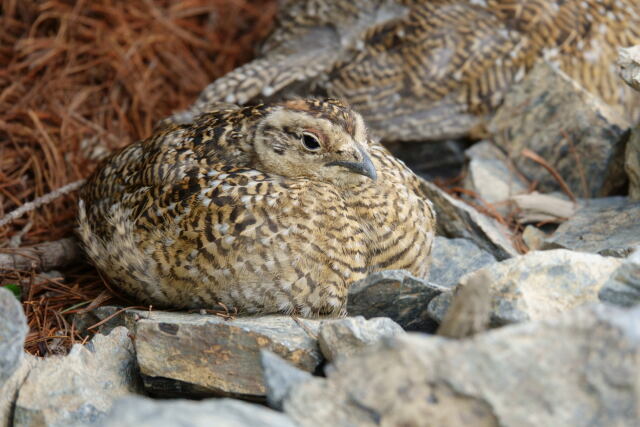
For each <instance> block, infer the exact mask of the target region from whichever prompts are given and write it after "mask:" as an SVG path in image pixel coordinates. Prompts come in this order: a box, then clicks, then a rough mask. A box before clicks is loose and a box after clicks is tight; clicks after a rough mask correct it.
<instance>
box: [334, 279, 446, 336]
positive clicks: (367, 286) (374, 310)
mask: <svg viewBox="0 0 640 427" xmlns="http://www.w3.org/2000/svg"><path fill="white" fill-rule="evenodd" d="M446 290H447V288H445V287H444V286H440V285H437V284H435V283H431V282H427V281H425V280H421V279H418V278H416V277H414V276H412V275H411V274H410V273H409V272H407V271H404V270H387V271H381V272H378V273H374V274H371V275H370V276H368V277H367V278H366V279H363V280H360V281H358V282H356V283H353V284H352V285H351V286H350V287H349V298H348V300H347V312H348V313H349V316H364V317H365V318H372V317H388V318H390V319H391V320H393V321H395V322H396V323H398V324H399V325H400V326H402V328H404V329H406V330H409V331H426V332H429V331H434V330H435V328H436V324H435V323H434V322H433V321H432V320H431V319H430V318H429V316H428V314H427V307H428V305H429V301H431V299H433V298H434V297H435V296H436V295H438V294H440V293H441V292H444V291H446Z"/></svg>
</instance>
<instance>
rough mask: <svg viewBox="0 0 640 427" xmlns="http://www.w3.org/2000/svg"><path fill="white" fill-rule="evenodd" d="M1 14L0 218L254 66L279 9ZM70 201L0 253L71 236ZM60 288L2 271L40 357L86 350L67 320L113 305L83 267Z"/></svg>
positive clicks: (241, 0) (160, 7)
mask: <svg viewBox="0 0 640 427" xmlns="http://www.w3.org/2000/svg"><path fill="white" fill-rule="evenodd" d="M1 8H2V9H1V10H0V218H2V217H3V216H4V215H5V214H7V213H8V212H10V211H12V210H14V209H16V208H18V207H20V206H22V205H23V204H25V203H27V202H28V201H30V200H33V199H35V198H36V197H39V196H42V195H44V194H47V193H49V192H51V191H53V190H56V189H58V188H60V187H62V186H64V185H65V184H68V183H71V182H74V181H77V180H79V179H82V178H84V177H86V176H87V175H88V174H89V173H90V172H91V171H92V170H93V168H94V167H95V165H96V163H97V161H98V159H99V158H100V157H101V156H103V155H104V154H105V153H107V152H109V151H110V150H113V149H115V148H118V147H122V146H125V145H127V144H129V143H130V142H132V141H135V140H138V139H141V138H144V137H146V136H148V135H149V134H150V133H151V130H152V128H153V126H154V123H156V122H157V121H158V120H159V119H162V118H164V117H166V116H167V115H169V114H170V113H171V112H173V111H176V110H180V109H182V108H185V107H186V106H188V105H189V104H190V103H191V102H192V101H193V100H194V99H195V97H196V96H197V94H198V93H199V91H200V90H201V89H202V88H203V87H204V86H205V85H206V84H208V83H209V82H211V81H212V80H214V79H215V78H217V77H219V76H221V75H223V74H225V73H226V72H228V71H229V70H231V69H233V68H235V67H236V66H238V65H240V64H242V63H244V62H246V61H248V60H249V59H250V58H251V56H252V54H253V51H254V48H255V46H256V45H257V44H258V43H259V41H260V40H262V39H263V38H264V37H265V36H266V34H267V33H268V32H269V30H270V28H271V25H272V21H273V17H274V14H275V10H276V5H275V0H255V1H250V0H184V1H170V0H135V1H124V0H84V1H83V0H77V1H71V0H67V1H65V0H49V1H37V0H4V1H2V3H1ZM75 204H76V198H75V195H74V194H73V193H72V194H69V195H65V196H63V197H61V198H59V199H57V200H56V201H54V202H52V203H50V204H48V205H46V206H43V207H41V208H39V209H37V210H35V211H32V212H30V213H28V214H27V215H25V216H24V217H22V218H20V219H18V220H16V221H14V222H13V223H12V224H9V225H7V226H4V227H0V248H2V247H4V248H6V247H8V246H16V245H19V244H21V245H30V244H35V243H38V242H43V241H50V240H55V239H59V238H61V237H64V236H68V235H70V234H72V233H73V227H74V218H75V214H76V210H75ZM61 277H62V278H58V279H56V278H52V277H44V276H42V275H37V274H35V273H34V272H33V271H16V270H13V271H6V270H5V271H0V283H2V284H7V283H16V284H20V285H22V291H23V295H22V299H23V303H24V308H25V311H26V313H27V315H28V320H29V325H30V327H31V332H30V334H29V337H28V339H27V345H26V348H27V350H28V351H29V352H31V353H33V354H37V355H46V354H50V353H61V352H65V351H66V350H67V349H68V348H69V346H70V345H71V344H72V343H74V342H81V341H83V340H85V339H86V336H82V335H81V334H79V333H78V332H77V331H76V330H75V326H74V324H73V322H72V317H71V314H73V313H75V312H77V311H78V310H82V309H87V308H88V307H94V306H97V305H99V304H104V303H107V302H110V303H112V302H114V301H115V300H116V297H115V296H113V295H112V294H111V293H110V292H109V291H108V290H107V289H106V288H105V286H104V283H103V282H102V280H101V279H100V277H99V276H98V275H97V274H96V272H95V271H94V270H93V269H91V268H90V267H88V266H87V265H79V266H77V267H75V268H74V269H72V270H68V271H63V272H61Z"/></svg>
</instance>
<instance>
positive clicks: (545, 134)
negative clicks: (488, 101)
mask: <svg viewBox="0 0 640 427" xmlns="http://www.w3.org/2000/svg"><path fill="white" fill-rule="evenodd" d="M629 125H630V124H629V123H628V122H627V121H626V119H625V118H624V117H623V116H621V115H620V114H619V113H618V112H617V111H616V110H614V109H613V107H611V106H609V105H607V104H606V103H604V101H602V100H600V99H599V98H597V97H596V96H594V95H592V94H590V93H589V92H587V91H586V90H584V89H583V88H582V87H580V86H579V85H578V84H577V83H576V82H575V81H574V80H572V79H571V78H570V77H568V76H567V75H566V74H564V73H563V72H562V71H560V70H559V69H557V68H556V67H554V66H553V65H551V64H549V63H547V62H544V61H541V62H539V63H538V64H537V65H536V66H535V67H534V68H533V69H532V70H531V71H530V72H529V73H527V76H526V77H525V78H524V79H523V80H522V81H521V82H520V83H518V84H517V85H514V86H512V87H511V89H510V91H509V93H508V94H507V96H506V97H505V100H504V103H503V105H502V107H501V108H499V109H498V111H497V113H496V115H495V116H494V118H493V119H492V121H491V123H490V124H489V131H490V132H491V133H492V134H493V136H494V138H493V140H494V142H495V143H496V144H497V145H498V146H499V147H501V148H502V149H503V150H505V151H506V152H507V153H508V156H509V158H510V159H512V160H513V161H514V162H515V164H516V166H517V167H518V169H519V170H520V171H521V172H522V173H524V175H525V176H526V177H527V178H529V179H530V180H534V181H538V182H539V184H538V190H539V191H541V192H551V191H559V190H561V188H560V186H559V185H558V182H557V181H556V180H555V179H554V178H553V176H552V175H551V174H550V173H549V172H548V171H547V170H546V169H545V168H544V167H542V166H541V165H540V164H538V163H537V162H534V161H532V160H531V159H528V158H527V157H525V156H523V155H522V151H523V150H524V149H529V150H531V151H533V152H534V153H536V154H538V155H539V156H540V157H542V158H544V159H545V160H546V161H547V162H548V163H549V164H550V165H551V166H552V167H553V168H554V169H555V170H557V171H558V172H559V174H560V175H561V176H562V178H564V180H565V181H566V182H567V185H568V186H569V188H571V190H572V191H573V193H574V194H576V196H578V197H585V198H589V197H603V196H607V195H610V194H612V193H613V192H614V191H616V190H618V189H619V188H620V187H622V186H623V185H624V183H625V180H626V177H625V175H624V168H623V162H624V144H625V142H626V141H625V134H626V132H627V130H628V128H629Z"/></svg>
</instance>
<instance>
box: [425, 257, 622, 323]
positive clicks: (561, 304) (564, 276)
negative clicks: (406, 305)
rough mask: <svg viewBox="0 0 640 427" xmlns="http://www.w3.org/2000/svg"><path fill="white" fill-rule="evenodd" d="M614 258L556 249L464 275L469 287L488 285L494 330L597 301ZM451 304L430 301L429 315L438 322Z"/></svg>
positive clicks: (616, 262)
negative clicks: (477, 282)
mask: <svg viewBox="0 0 640 427" xmlns="http://www.w3.org/2000/svg"><path fill="white" fill-rule="evenodd" d="M621 263H622V262H621V261H620V260H619V259H617V258H611V257H603V256H600V255H594V254H586V253H580V252H573V251H567V250H564V249H556V250H552V251H533V252H529V253H528V254H526V255H521V256H519V257H516V258H512V259H509V260H506V261H502V262H499V263H495V264H491V265H489V266H487V267H484V268H482V269H480V270H478V271H476V272H473V273H470V274H469V275H467V276H464V277H463V278H462V279H460V280H461V282H463V281H464V282H471V281H473V278H474V276H480V275H483V276H484V277H485V280H486V281H488V282H489V284H490V292H491V300H492V302H491V323H492V324H493V325H494V326H497V325H505V324H509V323H516V322H523V321H527V320H543V319H550V318H553V317H556V316H558V315H559V314H560V313H563V312H566V311H569V310H571V309H573V308H575V307H579V306H582V305H586V304H589V303H595V302H598V301H599V299H598V293H599V292H600V290H601V289H602V287H603V286H604V284H605V283H606V282H607V280H608V279H609V277H610V276H611V274H613V272H614V271H616V269H617V268H618V267H620V265H621ZM451 299H452V293H451V292H448V293H446V294H442V295H440V296H438V297H437V298H435V299H434V300H433V301H432V302H431V305H430V306H429V313H430V315H431V316H433V318H434V319H436V320H437V321H438V322H441V321H442V319H443V317H444V314H445V313H446V311H447V309H448V307H449V305H450V303H451Z"/></svg>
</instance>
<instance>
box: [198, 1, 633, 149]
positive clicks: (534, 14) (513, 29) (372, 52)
mask: <svg viewBox="0 0 640 427" xmlns="http://www.w3.org/2000/svg"><path fill="white" fill-rule="evenodd" d="M635 44H640V1H638V0H396V1H394V0H349V1H347V0H309V1H297V0H290V1H285V2H283V4H282V7H281V12H280V16H279V19H278V23H277V25H276V28H275V30H274V31H273V33H272V35H271V36H270V38H269V39H268V40H267V41H266V43H265V44H264V46H263V48H262V49H261V51H260V54H259V56H258V58H257V59H255V60H254V61H252V62H250V63H248V64H246V65H244V66H242V67H239V68H238V69H236V70H234V71H232V72H230V73H229V74H227V75H226V76H224V77H222V78H220V79H218V80H217V81H215V82H214V83H212V84H211V85H210V86H209V87H208V88H206V89H205V90H204V91H203V93H202V94H201V96H200V98H199V100H198V101H197V102H196V103H195V104H194V106H193V108H192V110H191V112H192V113H194V112H195V113H197V112H198V111H200V110H201V109H202V108H206V105H207V104H208V103H210V102H212V101H221V100H226V101H227V102H238V103H241V104H242V103H245V102H249V101H251V100H255V99H277V98H280V97H281V96H283V95H287V94H289V93H293V94H309V93H315V94H319V95H322V96H325V95H326V96H330V97H336V98H341V99H345V100H346V101H348V102H349V103H350V104H351V105H352V106H353V108H355V109H356V110H357V111H358V112H359V113H361V114H362V115H363V117H364V118H365V120H366V121H367V123H368V124H369V126H370V127H371V128H372V130H373V131H374V132H375V133H376V134H377V135H379V136H380V137H382V138H383V139H384V140H389V141H399V140H405V141H410V140H427V139H442V138H446V137H460V136H466V135H469V134H473V133H474V132H476V131H479V130H480V131H481V129H482V127H483V124H484V122H485V120H486V119H487V118H489V117H490V115H491V113H492V112H493V111H494V110H495V109H496V107H498V106H499V105H500V104H501V103H502V100H503V98H504V95H505V93H506V92H507V90H508V89H509V87H510V86H511V85H512V84H513V83H514V82H517V81H519V80H520V79H522V77H523V76H524V75H525V74H526V72H528V71H529V70H530V69H531V68H532V67H533V65H534V64H535V62H536V61H537V60H539V59H540V58H546V59H547V60H549V61H551V62H552V63H555V64H557V65H558V66H559V67H560V68H561V69H562V70H563V71H564V72H565V73H567V74H568V75H569V76H570V77H572V78H574V79H576V80H577V81H578V82H579V83H580V84H581V85H583V87H585V88H586V89H587V90H589V91H591V92H592V93H594V94H597V95H599V96H600V97H601V98H602V99H604V100H605V101H606V102H608V103H610V104H612V105H615V106H618V107H620V109H621V112H622V113H624V114H626V115H628V116H629V117H630V118H638V117H639V115H640V114H639V113H640V101H639V100H638V97H637V96H635V94H633V92H632V90H631V89H629V88H627V87H625V85H624V83H622V82H621V81H620V80H619V79H618V77H617V76H616V73H615V65H614V63H615V60H616V58H617V49H618V47H622V46H631V45H635ZM188 116H189V115H187V116H186V117H188ZM480 133H481V132H480Z"/></svg>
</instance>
